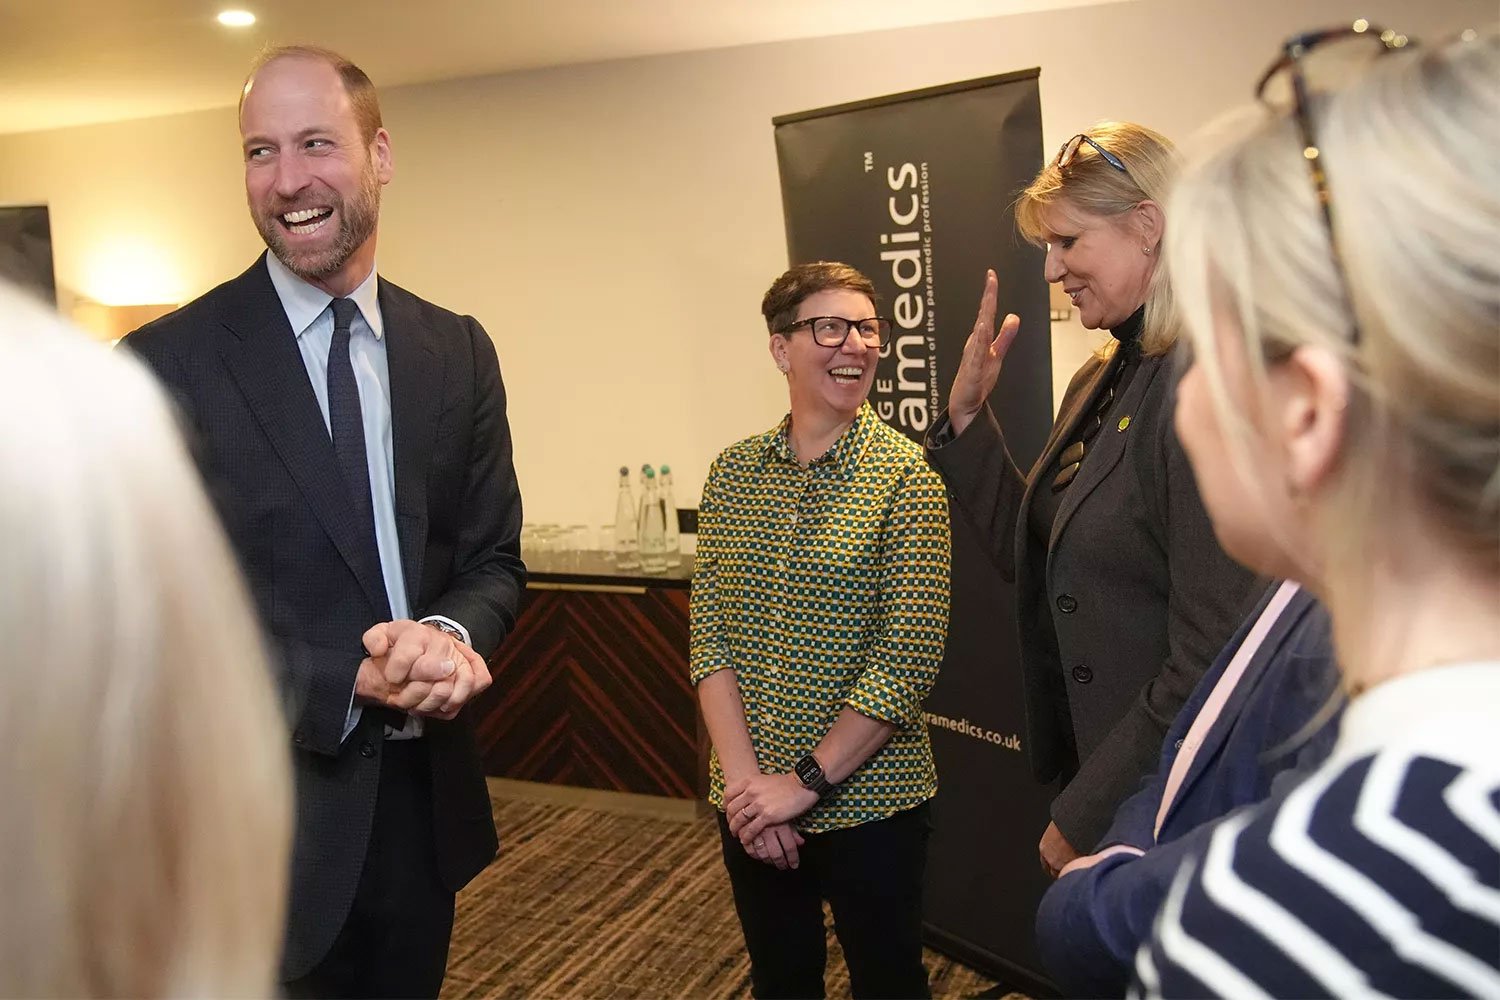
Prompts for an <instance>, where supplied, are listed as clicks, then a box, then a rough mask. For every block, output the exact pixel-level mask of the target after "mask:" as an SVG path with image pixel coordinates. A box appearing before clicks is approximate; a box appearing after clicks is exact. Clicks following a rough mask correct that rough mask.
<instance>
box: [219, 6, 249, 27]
mask: <svg viewBox="0 0 1500 1000" xmlns="http://www.w3.org/2000/svg"><path fill="white" fill-rule="evenodd" d="M219 23H220V24H222V25H223V26H224V27H226V28H248V27H250V25H252V24H254V23H255V15H254V14H252V13H250V12H249V11H248V10H226V11H224V12H222V13H221V14H219Z"/></svg>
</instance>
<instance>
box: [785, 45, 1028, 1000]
mask: <svg viewBox="0 0 1500 1000" xmlns="http://www.w3.org/2000/svg"><path fill="white" fill-rule="evenodd" d="M1038 74H1039V71H1038V70H1035V69H1032V70H1025V71H1022V72H1017V73H1008V74H1006V75H1004V76H995V77H988V78H986V79H982V80H971V81H967V82H964V83H956V84H951V85H948V86H942V87H934V88H930V89H926V90H919V91H912V92H910V93H905V94H895V95H892V96H889V97H879V98H875V99H872V100H868V101H860V102H858V103H854V104H846V105H840V106H838V107H831V108H825V109H822V110H819V111H807V112H802V113H799V114H792V115H785V116H782V117H778V118H776V119H775V120H774V125H775V132H776V151H777V156H778V160H779V163H780V170H781V190H782V204H783V209H784V212H785V216H786V231H787V250H788V254H789V256H790V258H791V261H792V263H805V262H808V261H814V260H837V261H843V262H845V263H848V264H852V265H853V266H855V267H857V268H859V270H861V271H863V272H864V273H865V274H867V275H869V277H870V278H871V279H872V280H873V281H874V282H875V287H876V289H877V290H878V292H879V294H880V297H881V313H882V315H886V316H889V317H891V318H892V320H893V323H894V326H895V329H894V331H893V334H892V341H891V344H890V345H889V346H888V347H887V348H886V350H885V351H884V352H883V356H882V358H881V360H880V364H879V368H878V371H877V374H876V378H875V384H874V387H873V389H872V390H871V392H870V402H871V404H872V405H873V406H874V407H875V410H876V412H877V413H879V414H880V416H881V418H882V419H884V420H886V421H887V422H889V423H890V424H891V425H892V426H894V427H896V428H898V429H899V430H901V431H902V432H903V433H905V434H907V435H909V436H910V437H911V438H913V439H914V440H916V441H919V442H920V441H921V440H922V439H923V437H924V435H925V434H926V432H927V429H928V428H929V427H930V426H931V425H932V423H933V421H934V420H935V418H936V417H937V415H938V414H939V413H940V412H941V410H942V408H943V407H944V406H946V401H947V395H948V389H949V387H950V385H951V384H952V382H953V375H954V373H955V372H956V371H957V369H958V363H959V359H960V358H961V357H962V354H963V346H964V341H965V339H966V338H967V337H968V335H969V332H970V330H971V329H972V328H973V324H974V314H975V311H976V309H977V308H978V305H979V296H980V292H981V291H982V290H983V287H984V276H985V270H986V269H987V268H991V267H993V268H994V269H995V271H996V273H997V274H998V275H999V278H1000V308H1001V312H1002V315H1003V314H1004V313H1005V312H1014V313H1017V314H1019V315H1020V316H1021V319H1022V325H1021V332H1020V335H1019V336H1018V338H1017V340H1016V342H1015V344H1014V346H1013V347H1012V349H1011V351H1010V354H1009V355H1008V356H1007V358H1006V361H1005V368H1004V370H1003V371H1002V373H1001V379H1000V384H999V385H998V386H997V387H996V389H995V393H994V395H993V396H991V398H990V405H991V406H992V407H993V408H994V411H995V414H996V416H997V417H998V419H999V421H1000V424H1001V427H1002V428H1004V431H1005V437H1006V442H1007V444H1008V446H1009V448H1010V451H1011V455H1012V457H1013V458H1014V459H1015V461H1016V462H1017V463H1018V464H1019V466H1020V467H1021V468H1022V469H1023V470H1025V469H1028V468H1030V466H1031V463H1032V462H1033V461H1034V460H1035V458H1036V455H1037V454H1038V453H1039V452H1040V451H1041V449H1042V446H1043V444H1044V443H1045V441H1046V437H1047V432H1048V430H1049V428H1050V427H1051V425H1052V362H1051V334H1050V323H1049V318H1050V317H1049V304H1048V297H1047V286H1046V283H1045V281H1044V280H1043V278H1042V255H1041V252H1040V251H1038V250H1037V249H1036V248H1034V247H1031V246H1029V245H1028V244H1026V243H1025V241H1023V240H1021V239H1020V238H1019V237H1018V236H1017V235H1016V230H1015V223H1014V219H1013V213H1012V208H1011V206H1012V204H1013V203H1014V201H1015V198H1016V195H1017V194H1018V193H1019V192H1020V191H1021V189H1022V188H1024V187H1025V185H1026V184H1027V182H1028V181H1030V180H1031V178H1032V177H1033V176H1035V174H1036V172H1037V171H1038V170H1039V169H1040V168H1041V165H1042V123H1041V102H1040V98H1039V96H1038V84H1037V78H1038ZM999 544H1002V545H1010V544H1012V540H1011V539H1002V540H1000V543H999ZM989 546H990V540H989V539H986V538H983V537H981V536H980V534H979V533H978V532H977V530H976V529H975V528H974V527H973V526H972V525H971V524H970V523H969V522H968V520H967V519H966V518H965V517H963V516H962V515H961V514H960V513H959V511H958V510H956V509H955V510H954V518H953V613H952V620H951V624H950V627H949V632H948V646H947V652H946V654H945V656H944V659H943V666H942V671H941V673H940V675H939V678H938V682H937V686H936V688H935V689H934V690H933V692H932V694H931V696H930V697H929V698H928V699H927V705H926V711H927V722H928V726H929V728H930V730H931V733H932V742H933V748H934V752H935V753H936V755H937V765H938V781H939V784H940V791H939V793H938V797H937V799H936V800H935V801H934V805H933V819H934V829H933V834H932V839H931V841H930V842H929V847H928V859H927V885H926V902H925V908H926V909H925V926H926V936H927V940H928V943H929V944H930V945H932V946H933V947H935V948H938V949H939V950H941V951H944V952H946V953H948V954H951V955H953V956H954V957H955V958H958V959H960V960H962V961H965V962H968V963H969V964H971V965H974V966H975V967H977V968H980V969H982V970H984V971H986V972H988V973H990V974H991V975H993V976H994V977H996V978H997V979H1000V980H1001V981H1003V982H1004V983H1005V984H1007V985H1009V986H1014V987H1016V988H1020V989H1026V990H1030V991H1032V992H1034V993H1051V992H1053V988H1052V985H1051V984H1050V983H1049V982H1048V981H1047V980H1046V978H1045V975H1044V973H1043V972H1042V970H1041V965H1040V962H1039V960H1038V958H1037V954H1036V947H1035V943H1034V940H1033V925H1034V917H1035V914H1036V906H1037V902H1038V900H1039V899H1040V898H1041V894H1042V892H1043V890H1044V889H1045V888H1046V885H1047V880H1046V876H1045V875H1044V874H1043V873H1042V870H1041V866H1040V863H1039V861H1038V858H1037V841H1038V840H1039V839H1040V837H1041V834H1042V831H1043V829H1044V828H1045V827H1046V825H1047V822H1048V814H1047V803H1048V802H1049V801H1050V799H1051V797H1052V795H1053V794H1054V789H1052V788H1049V787H1046V786H1042V785H1038V784H1037V783H1036V782H1035V781H1033V780H1032V777H1031V773H1030V767H1029V765H1028V763H1027V761H1026V759H1025V757H1024V756H1023V755H1024V754H1025V753H1026V746H1025V743H1024V739H1023V732H1024V721H1025V720H1024V715H1023V713H1024V709H1023V707H1022V701H1021V698H1022V694H1021V692H1022V687H1021V671H1020V657H1019V649H1018V645H1017V636H1016V623H1015V598H1014V594H1013V592H1012V588H1011V586H1010V585H1009V584H1006V583H1005V582H1004V581H1003V580H1002V579H1001V577H1000V574H999V572H998V571H997V570H996V569H995V567H994V565H993V563H992V562H991V559H990V557H989V555H988V552H989V551H990V550H989Z"/></svg>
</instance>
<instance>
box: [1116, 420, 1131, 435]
mask: <svg viewBox="0 0 1500 1000" xmlns="http://www.w3.org/2000/svg"><path fill="white" fill-rule="evenodd" d="M1129 426H1130V418H1129V417H1121V418H1120V425H1119V426H1118V427H1116V428H1115V430H1117V431H1122V432H1123V431H1124V430H1125V428H1127V427H1129Z"/></svg>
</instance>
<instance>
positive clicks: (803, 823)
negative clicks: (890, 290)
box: [690, 262, 949, 998]
mask: <svg viewBox="0 0 1500 1000" xmlns="http://www.w3.org/2000/svg"><path fill="white" fill-rule="evenodd" d="M761 314H762V315H763V316H764V318H765V321H766V328H767V331H768V333H769V343H768V346H769V348H770V354H771V360H772V361H773V363H774V364H775V365H776V368H777V369H778V370H779V371H780V372H781V374H782V376H783V377H784V378H785V379H786V385H787V396H788V401H789V403H790V412H788V413H787V415H786V416H785V417H783V418H782V419H781V420H780V421H779V422H778V423H777V424H776V426H775V427H772V428H771V429H770V430H768V431H766V432H765V433H763V434H758V435H756V436H755V437H752V438H748V439H746V440H744V441H741V442H739V443H738V444H734V445H731V446H729V447H728V448H726V449H724V451H723V452H722V453H721V454H720V455H719V457H718V458H717V459H715V460H714V463H713V466H712V468H710V469H709V473H708V481H707V482H706V483H705V484H704V487H703V501H702V504H701V505H700V508H699V518H698V553H697V559H696V562H695V565H694V569H693V596H692V608H691V641H690V659H691V668H692V680H693V683H694V684H695V685H697V689H698V698H699V702H700V704H701V705H702V706H703V719H704V722H705V724H706V725H707V727H708V734H709V738H710V739H711V740H712V742H713V755H712V757H711V758H710V765H709V766H710V777H711V788H710V791H709V799H710V801H711V802H712V804H713V805H714V806H716V807H717V808H718V809H719V810H721V815H720V817H719V828H720V831H721V839H722V842H723V853H724V864H725V867H726V868H727V869H728V872H729V881H730V885H731V886H732V887H733V889H734V904H735V910H736V912H737V913H738V914H739V918H740V926H741V928H742V929H743V930H744V933H745V944H746V946H747V948H748V950H749V952H750V978H751V984H752V987H753V991H754V994H755V996H756V997H760V998H769V997H821V996H823V993H824V990H823V972H824V965H825V962H826V958H827V955H826V951H825V946H826V942H827V932H826V931H825V930H824V926H823V901H824V900H827V901H828V903H829V906H830V907H831V909H832V910H833V923H834V930H835V931H836V932H837V934H838V937H839V942H840V943H841V944H842V945H843V949H844V958H845V959H846V960H847V963H848V966H849V980H850V985H851V988H852V991H853V994H854V996H856V997H906V998H914V997H926V996H929V995H930V993H929V990H928V985H927V973H926V970H925V969H924V968H923V966H922V880H923V871H924V868H925V864H926V860H927V832H928V800H929V799H931V798H932V796H933V795H934V793H936V791H937V772H936V769H935V767H934V765H933V760H932V746H931V744H930V742H929V741H928V735H927V721H926V718H925V716H924V715H923V713H922V699H923V698H925V697H926V695H927V692H928V691H929V690H931V688H932V684H933V682H934V681H935V680H936V679H937V671H938V664H939V662H940V661H941V660H942V657H943V643H944V640H945V638H946V634H947V626H948V546H949V542H948V501H947V497H946V496H945V495H944V492H943V483H942V480H941V479H939V478H938V476H937V474H936V473H934V472H933V471H932V470H931V469H929V468H928V467H927V463H926V462H925V461H923V459H922V449H921V448H920V447H918V446H917V445H916V444H914V443H913V442H911V441H909V440H907V439H906V438H905V437H903V436H902V435H901V433H900V432H898V431H896V430H894V429H893V428H891V427H890V426H888V425H887V424H885V423H884V422H883V421H881V419H880V418H879V417H878V416H876V415H875V411H874V410H873V409H871V408H870V404H869V403H868V402H867V401H866V397H868V396H869V394H870V386H871V384H872V383H873V382H874V380H875V362H876V359H877V358H878V357H879V355H880V349H881V348H882V347H883V346H885V345H886V344H887V343H889V339H890V333H891V323H890V320H888V319H885V318H883V317H881V316H879V315H878V314H877V313H876V311H875V287H874V286H873V285H872V284H871V283H870V280H869V279H868V278H866V277H865V276H864V275H863V274H860V273H859V272H858V271H856V270H855V269H854V268H852V267H849V266H848V265H845V264H836V263H828V262H820V263H815V264H799V265H797V266H796V267H793V268H792V269H791V270H789V271H787V272H786V273H785V274H783V275H782V276H781V277H780V278H778V279H776V281H775V282H774V283H773V284H772V285H771V287H770V289H769V290H768V291H767V292H766V294H765V298H764V299H763V300H762V302H761Z"/></svg>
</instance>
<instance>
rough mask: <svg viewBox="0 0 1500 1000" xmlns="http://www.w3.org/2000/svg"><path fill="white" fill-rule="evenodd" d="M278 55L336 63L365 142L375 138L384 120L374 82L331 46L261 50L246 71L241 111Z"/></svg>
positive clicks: (336, 68)
mask: <svg viewBox="0 0 1500 1000" xmlns="http://www.w3.org/2000/svg"><path fill="white" fill-rule="evenodd" d="M278 59H316V60H318V61H320V62H324V63H327V64H328V65H329V66H331V67H333V71H334V72H335V73H337V74H338V75H339V79H340V80H342V81H343V83H344V93H346V94H348V95H349V103H350V105H352V106H353V108H354V120H355V121H356V122H358V123H359V131H360V136H361V137H362V138H363V139H364V141H365V144H366V145H368V144H369V143H371V142H373V141H374V139H375V133H376V132H378V131H379V130H380V127H381V124H382V123H381V119H380V98H379V96H378V95H377V94H376V93H375V84H373V83H371V82H370V78H369V77H368V76H366V75H365V71H364V70H362V69H360V68H359V67H358V66H356V65H354V63H352V62H350V61H349V60H348V59H346V58H344V57H343V56H341V55H339V54H338V53H337V52H334V51H333V50H332V49H325V48H320V47H319V46H316V45H276V46H268V47H267V48H266V49H265V50H264V51H262V52H261V54H260V55H259V56H257V57H256V58H255V63H254V64H253V65H252V66H251V67H250V72H249V73H248V74H246V76H245V85H244V86H243V87H241V88H240V112H242V113H243V112H244V110H245V95H246V94H247V93H249V91H250V84H251V82H252V81H254V79H255V74H257V73H259V72H260V71H261V70H263V69H265V68H266V67H267V66H269V65H270V64H271V63H273V62H275V61H276V60H278Z"/></svg>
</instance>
